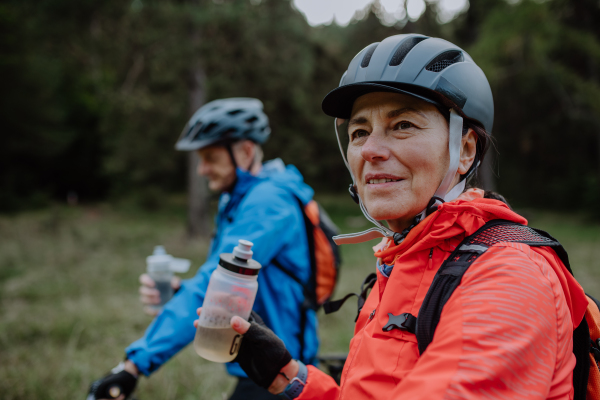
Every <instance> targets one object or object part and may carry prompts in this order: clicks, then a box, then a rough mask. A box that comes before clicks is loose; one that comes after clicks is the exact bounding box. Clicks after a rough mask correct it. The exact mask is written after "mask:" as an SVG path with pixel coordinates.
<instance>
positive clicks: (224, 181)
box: [197, 146, 236, 192]
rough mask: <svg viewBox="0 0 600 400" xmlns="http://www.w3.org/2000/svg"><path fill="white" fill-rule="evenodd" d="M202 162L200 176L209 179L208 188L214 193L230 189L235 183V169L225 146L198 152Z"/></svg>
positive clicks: (199, 165)
mask: <svg viewBox="0 0 600 400" xmlns="http://www.w3.org/2000/svg"><path fill="white" fill-rule="evenodd" d="M197 153H198V156H199V157H200V162H199V163H198V170H197V171H198V175H202V176H205V177H206V178H208V188H209V189H210V190H212V191H214V192H223V191H225V190H228V189H230V188H231V187H232V186H233V183H234V182H235V177H236V174H235V167H234V166H233V163H232V162H231V157H230V155H229V152H228V151H227V149H226V148H225V147H224V146H209V147H205V148H203V149H200V150H197Z"/></svg>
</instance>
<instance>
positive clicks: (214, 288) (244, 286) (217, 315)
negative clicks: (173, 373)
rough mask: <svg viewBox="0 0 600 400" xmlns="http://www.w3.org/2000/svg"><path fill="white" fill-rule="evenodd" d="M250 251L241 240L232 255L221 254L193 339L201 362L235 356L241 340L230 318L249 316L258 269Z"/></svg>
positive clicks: (247, 245)
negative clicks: (232, 326)
mask: <svg viewBox="0 0 600 400" xmlns="http://www.w3.org/2000/svg"><path fill="white" fill-rule="evenodd" d="M251 249H252V243H251V242H249V241H247V240H240V241H239V244H238V245H237V246H236V247H235V248H234V249H233V253H223V254H221V259H220V261H219V266H218V267H217V269H215V271H214V272H213V273H212V276H211V277H210V281H209V283H208V289H207V290H206V296H205V297H204V303H203V305H202V313H201V314H200V320H199V321H198V330H197V331H196V337H195V338H194V349H195V350H196V353H198V355H199V356H200V357H202V358H205V359H207V360H210V361H215V362H221V363H224V362H229V361H232V360H233V359H234V358H235V357H236V356H237V353H238V350H239V348H240V342H241V340H242V336H241V335H239V334H238V333H237V332H236V331H234V330H233V328H231V324H230V321H231V317H233V316H235V315H237V316H239V317H242V318H244V319H246V320H247V319H248V317H249V316H250V313H251V312H252V306H253V305H254V299H255V298H256V291H257V290H258V282H257V278H258V271H259V270H260V268H261V265H260V264H259V263H258V262H257V261H255V260H253V259H252V250H251Z"/></svg>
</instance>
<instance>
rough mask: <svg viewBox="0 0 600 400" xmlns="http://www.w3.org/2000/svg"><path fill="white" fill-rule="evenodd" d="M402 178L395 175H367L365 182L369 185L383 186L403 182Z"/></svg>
mask: <svg viewBox="0 0 600 400" xmlns="http://www.w3.org/2000/svg"><path fill="white" fill-rule="evenodd" d="M401 180H402V178H399V177H397V176H393V175H387V174H386V175H383V174H377V175H371V174H369V175H367V176H366V177H365V181H366V182H367V185H378V184H382V183H388V182H398V181H401Z"/></svg>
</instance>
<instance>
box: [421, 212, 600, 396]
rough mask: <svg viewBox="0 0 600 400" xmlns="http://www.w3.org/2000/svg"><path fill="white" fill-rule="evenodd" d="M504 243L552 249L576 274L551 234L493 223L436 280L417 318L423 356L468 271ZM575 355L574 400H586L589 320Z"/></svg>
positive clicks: (576, 334)
mask: <svg viewBox="0 0 600 400" xmlns="http://www.w3.org/2000/svg"><path fill="white" fill-rule="evenodd" d="M500 242H511V243H523V244H526V245H528V246H531V247H542V246H547V247H551V248H552V249H553V250H554V251H555V253H556V255H557V256H558V257H559V258H560V260H561V261H562V263H563V264H564V265H565V267H567V269H568V270H569V272H570V273H571V275H572V274H573V271H572V270H571V266H570V264H569V256H568V255H567V252H566V251H565V249H564V248H563V247H562V245H561V244H560V243H559V242H558V241H557V240H556V239H554V238H553V237H552V236H550V235H549V234H548V233H547V232H544V231H542V230H539V229H534V228H530V227H528V226H525V225H521V224H518V223H515V222H512V221H506V220H492V221H489V222H488V223H486V224H485V225H484V226H482V227H481V228H480V229H478V230H477V231H476V232H475V233H474V234H472V235H471V236H468V237H466V238H465V239H464V240H463V241H462V242H461V243H460V244H459V245H458V246H457V247H456V250H454V251H453V252H452V254H451V255H450V257H448V258H447V259H446V260H445V261H444V262H443V264H442V266H441V267H440V269H439V270H438V272H437V273H436V275H435V277H434V278H433V282H432V284H431V286H430V287H429V290H428V291H427V294H426V295H425V299H424V300H423V304H422V305H421V309H420V310H419V316H418V318H417V329H416V336H417V342H418V347H419V353H420V354H423V352H424V351H425V350H426V349H427V346H429V344H430V343H431V341H432V340H433V334H434V333H435V329H436V327H437V325H438V323H439V322H440V316H441V314H442V309H443V308H444V305H445V304H446V302H447V301H448V299H449V298H450V296H451V295H452V293H454V291H455V290H456V288H457V287H458V285H460V282H461V280H462V277H463V275H464V274H465V272H466V271H467V269H469V267H470V266H471V264H473V262H474V261H475V260H477V258H479V257H480V256H481V255H482V254H483V253H485V252H486V251H487V249H489V248H490V247H492V246H493V245H495V244H497V243H500ZM573 353H574V354H575V358H576V360H577V363H576V365H575V368H574V370H573V387H574V389H575V396H574V399H575V400H579V399H585V396H586V390H587V382H588V375H589V365H590V364H589V353H590V333H589V328H588V325H587V323H586V320H585V318H584V319H583V321H582V322H581V324H580V325H579V326H578V327H577V328H575V330H574V331H573Z"/></svg>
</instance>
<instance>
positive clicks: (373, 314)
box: [369, 308, 377, 321]
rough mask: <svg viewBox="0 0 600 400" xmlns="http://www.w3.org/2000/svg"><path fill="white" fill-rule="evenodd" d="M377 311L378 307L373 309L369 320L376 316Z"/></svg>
mask: <svg viewBox="0 0 600 400" xmlns="http://www.w3.org/2000/svg"><path fill="white" fill-rule="evenodd" d="M375 311H377V309H376V308H375V309H373V311H371V314H369V321H370V320H372V319H373V317H374V316H375Z"/></svg>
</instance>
